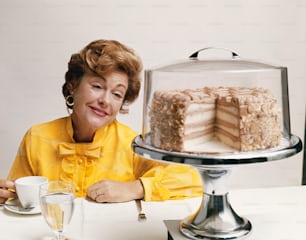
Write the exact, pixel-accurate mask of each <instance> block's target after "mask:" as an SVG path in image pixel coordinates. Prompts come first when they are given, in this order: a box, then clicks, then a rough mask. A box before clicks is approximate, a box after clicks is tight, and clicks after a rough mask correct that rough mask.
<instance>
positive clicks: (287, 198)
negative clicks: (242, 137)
mask: <svg viewBox="0 0 306 240" xmlns="http://www.w3.org/2000/svg"><path fill="white" fill-rule="evenodd" d="M229 200H230V202H231V205H232V207H233V208H234V210H235V211H236V212H237V213H238V214H239V215H240V216H243V217H246V218H247V219H249V220H250V221H251V223H252V226H253V229H252V232H251V233H250V234H249V235H248V236H247V237H246V239H248V240H274V239H275V240H301V239H306V187H304V186H297V187H281V188H260V189H244V190H232V191H230V193H229ZM200 202H201V198H193V199H187V200H175V201H165V202H143V203H142V204H143V210H144V212H145V213H146V215H147V221H145V222H139V221H138V220H137V208H136V204H135V202H134V201H131V202H126V203H112V204H98V203H93V202H89V201H87V200H85V199H81V198H80V199H76V208H75V213H74V216H73V219H72V222H71V224H70V225H69V226H68V228H67V234H68V236H69V239H70V240H80V239H86V240H96V239H97V240H98V239H99V240H101V239H107V240H119V239H120V240H122V239H130V240H138V239H144V240H167V228H166V225H165V223H164V220H180V219H183V218H185V217H187V216H189V215H190V214H193V213H194V212H195V211H196V210H197V209H198V208H199V206H200ZM50 236H52V232H51V230H50V229H49V228H48V226H47V224H46V223H45V221H44V219H43V217H42V216H41V215H29V216H28V215H19V214H15V213H11V212H9V211H7V210H6V209H4V208H3V207H1V208H0V240H4V239H5V240H8V239H10V240H12V239H13V240H47V239H50Z"/></svg>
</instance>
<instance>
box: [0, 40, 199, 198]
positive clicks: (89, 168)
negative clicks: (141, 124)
mask: <svg viewBox="0 0 306 240" xmlns="http://www.w3.org/2000/svg"><path fill="white" fill-rule="evenodd" d="M141 70H142V63H141V60H140V58H139V57H138V56H137V55H136V54H135V52H134V51H133V50H132V49H130V48H128V47H127V46H125V45H123V44H121V43H119V42H117V41H114V40H98V41H94V42H92V43H90V44H89V45H87V46H86V47H85V48H84V49H83V50H81V51H80V53H78V54H73V55H72V57H71V59H70V62H69V64H68V71H67V72H66V75H65V80H66V81H65V83H64V85H63V88H62V92H63V95H64V97H65V100H66V106H67V107H68V109H69V110H70V112H71V114H70V115H69V116H66V117H63V118H60V119H56V120H53V121H50V122H47V123H42V124H39V125H36V126H33V127H31V128H30V129H29V130H28V131H27V133H26V134H25V136H24V138H23V140H22V142H21V144H20V147H19V150H18V154H17V156H16V159H15V161H14V163H13V165H12V168H11V170H10V173H9V175H8V178H7V179H8V180H3V179H2V180H1V181H0V201H2V202H3V201H5V200H6V199H7V198H10V197H16V196H15V194H14V193H13V192H14V182H13V181H11V180H12V179H16V178H19V177H22V176H28V175H42V176H46V177H47V178H48V179H49V180H65V181H70V182H73V183H74V185H75V189H76V195H77V196H78V197H85V196H87V197H89V198H90V199H92V200H94V201H97V202H123V201H130V200H133V199H144V200H146V201H154V200H167V199H178V198H186V197H193V196H199V195H200V194H202V186H201V178H200V176H199V175H198V173H197V172H196V171H195V170H194V168H192V167H189V166H184V165H177V164H167V163H161V162H155V161H152V160H148V159H144V158H141V157H139V156H137V155H135V154H134V153H133V150H132V148H131V142H132V140H133V139H134V137H135V136H136V135H137V133H136V132H135V131H133V130H132V129H131V128H129V127H127V126H126V125H124V124H122V123H120V122H118V121H117V120H116V117H117V114H118V113H119V112H122V113H126V112H127V110H128V109H127V106H128V104H130V103H132V102H133V101H134V100H135V99H136V98H137V97H138V94H139V90H140V73H141ZM9 179H11V180H9Z"/></svg>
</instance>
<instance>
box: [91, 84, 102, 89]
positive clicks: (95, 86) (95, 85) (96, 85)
mask: <svg viewBox="0 0 306 240" xmlns="http://www.w3.org/2000/svg"><path fill="white" fill-rule="evenodd" d="M92 86H93V87H94V88H102V86H101V85H98V84H93V85H92Z"/></svg>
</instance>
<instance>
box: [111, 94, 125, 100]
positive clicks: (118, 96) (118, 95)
mask: <svg viewBox="0 0 306 240" xmlns="http://www.w3.org/2000/svg"><path fill="white" fill-rule="evenodd" d="M113 94H114V95H115V97H117V98H120V99H121V98H123V96H122V94H121V93H113Z"/></svg>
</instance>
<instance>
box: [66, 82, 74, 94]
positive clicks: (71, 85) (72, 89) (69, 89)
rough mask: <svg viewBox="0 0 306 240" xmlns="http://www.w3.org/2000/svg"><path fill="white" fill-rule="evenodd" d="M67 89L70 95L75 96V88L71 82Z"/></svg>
mask: <svg viewBox="0 0 306 240" xmlns="http://www.w3.org/2000/svg"><path fill="white" fill-rule="evenodd" d="M67 89H68V91H69V94H70V95H73V92H74V86H73V84H72V83H71V82H69V83H67Z"/></svg>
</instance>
